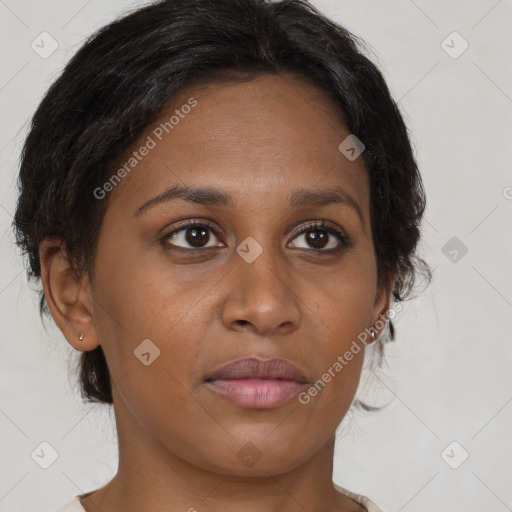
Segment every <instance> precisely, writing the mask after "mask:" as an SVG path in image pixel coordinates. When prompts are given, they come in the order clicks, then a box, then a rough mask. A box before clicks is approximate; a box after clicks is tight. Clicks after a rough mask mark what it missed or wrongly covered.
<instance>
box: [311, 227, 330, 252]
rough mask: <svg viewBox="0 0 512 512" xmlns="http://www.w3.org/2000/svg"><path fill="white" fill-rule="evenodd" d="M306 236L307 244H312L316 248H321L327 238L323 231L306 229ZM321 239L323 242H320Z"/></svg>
mask: <svg viewBox="0 0 512 512" xmlns="http://www.w3.org/2000/svg"><path fill="white" fill-rule="evenodd" d="M306 238H307V242H308V244H310V245H312V246H313V247H315V248H316V249H321V248H322V247H324V246H325V240H326V239H327V234H326V233H325V232H323V231H319V230H311V231H308V234H307V235H306ZM322 241H323V242H324V243H322ZM319 242H320V243H319Z"/></svg>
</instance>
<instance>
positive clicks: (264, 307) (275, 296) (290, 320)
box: [222, 249, 301, 336]
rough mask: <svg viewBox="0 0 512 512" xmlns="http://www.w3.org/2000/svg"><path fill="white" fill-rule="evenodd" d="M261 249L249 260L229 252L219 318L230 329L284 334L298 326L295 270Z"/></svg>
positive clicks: (266, 250) (262, 333)
mask: <svg viewBox="0 0 512 512" xmlns="http://www.w3.org/2000/svg"><path fill="white" fill-rule="evenodd" d="M276 252H277V250H272V249H264V250H263V251H262V252H261V254H259V256H257V258H256V259H255V260H254V261H252V262H251V263H249V262H248V261H246V260H245V259H244V258H243V257H241V256H240V255H239V254H238V253H234V254H233V265H234V267H233V268H232V270H231V272H229V273H228V275H227V282H225V283H224V284H225V286H226V292H225V294H226V296H225V300H224V302H223V305H222V308H223V309H222V320H223V323H224V325H225V326H226V327H227V328H229V329H231V330H238V331H240V332H242V331H244V330H247V329H248V330H252V331H253V332H254V333H257V334H260V335H262V336H271V335H277V334H287V333H289V332H292V331H294V330H295V329H297V328H298V326H299V323H300V319H301V314H300V308H299V304H300V300H299V296H298V293H297V290H296V284H295V283H296V282H297V281H298V280H297V279H296V278H298V277H299V274H298V273H297V271H296V270H295V269H294V268H293V267H292V266H291V265H290V263H289V262H286V259H285V258H283V257H282V256H281V257H280V256H279V255H278V254H276Z"/></svg>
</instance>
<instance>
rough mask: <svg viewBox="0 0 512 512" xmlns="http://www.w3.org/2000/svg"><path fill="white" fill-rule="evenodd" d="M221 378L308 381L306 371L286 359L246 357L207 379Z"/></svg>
mask: <svg viewBox="0 0 512 512" xmlns="http://www.w3.org/2000/svg"><path fill="white" fill-rule="evenodd" d="M219 379H282V380H294V381H297V382H301V383H306V382H307V378H306V376H305V375H304V373H303V372H302V371H301V370H300V369H299V368H298V367H297V366H295V365H294V364H292V363H291V362H290V361H287V360H286V359H260V358H257V357H244V358H242V359H237V360H236V361H232V362H230V363H227V364H225V365H223V366H221V367H219V368H217V369H216V370H214V371H213V372H212V373H210V374H209V375H208V377H207V378H206V380H207V381H211V380H219Z"/></svg>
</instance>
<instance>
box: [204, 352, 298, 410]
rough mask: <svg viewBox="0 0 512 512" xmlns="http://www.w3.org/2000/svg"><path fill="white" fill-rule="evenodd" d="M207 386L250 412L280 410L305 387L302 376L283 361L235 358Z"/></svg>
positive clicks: (210, 379)
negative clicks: (276, 408)
mask: <svg viewBox="0 0 512 512" xmlns="http://www.w3.org/2000/svg"><path fill="white" fill-rule="evenodd" d="M205 384H206V385H207V387H208V388H209V389H210V390H212V391H214V392H216V393H218V394H220V395H222V396H224V397H226V398H228V399H230V400H231V401H232V402H235V403H236V404H238V405H240V406H242V407H245V408H250V409H270V408H275V407H279V406H280V405H282V404H284V403H285V402H287V401H288V400H290V399H291V398H293V397H294V396H296V395H297V394H298V393H299V392H300V391H301V390H302V389H303V388H304V387H305V386H306V385H307V384H308V382H307V378H306V376H305V375H304V373H303V372H302V371H301V370H300V369H299V368H297V367H296V366H294V365H293V364H292V363H290V362H289V361H287V360H286V359H269V360H262V359H258V358H256V357H249V358H244V359H238V360H237V361H234V362H231V363H229V364H227V365H224V366H222V367H221V368H219V369H217V370H215V371H213V372H212V373H211V374H210V375H208V377H207V378H206V379H205Z"/></svg>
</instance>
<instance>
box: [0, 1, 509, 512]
mask: <svg viewBox="0 0 512 512" xmlns="http://www.w3.org/2000/svg"><path fill="white" fill-rule="evenodd" d="M313 3H314V5H316V6H318V7H319V8H320V9H321V10H322V11H324V12H325V13H326V14H328V15H329V16H331V17H332V18H334V19H335V20H337V21H339V22H341V23H342V24H344V25H345V26H346V27H347V28H349V29H351V30H352V31H353V32H354V33H355V34H357V35H359V36H362V37H363V38H364V39H365V40H366V41H367V42H368V43H369V44H370V45H371V46H372V47H373V58H374V60H376V61H377V63H378V65H379V66H380V68H381V69H382V70H383V72H384V74H385V77H386V78H387V80H388V83H389V85H390V88H391V90H392V93H393V95H394V97H395V98H396V99H397V100H399V104H400V106H401V108H402V111H403V112H404V115H405V116H406V120H407V123H408V126H409V128H410V130H411V132H412V137H413V141H414V145H415V148H416V152H417V158H418V161H419V163H420V166H421V170H422V174H423V178H424V182H425V187H426V191H427V196H428V209H427V213H426V220H425V223H424V229H423V236H424V239H423V242H422V245H421V254H422V255H423V257H425V258H426V259H427V260H428V261H429V263H430V265H431V266H432V268H434V269H435V270H434V280H433V283H432V284H431V286H430V287H429V288H428V289H427V290H426V291H424V292H423V293H421V294H420V295H419V297H418V298H417V299H414V300H412V301H410V302H408V303H406V304H405V308H404V312H403V313H402V314H401V317H400V319H399V320H398V322H397V324H396V325H397V332H398V336H397V342H396V343H395V344H393V346H392V347H390V348H389V351H388V357H387V365H386V367H385V369H384V372H383V373H381V374H380V380H375V379H374V381H373V382H372V384H371V385H372V388H371V389H372V390H373V391H371V392H370V395H369V398H373V399H374V400H375V402H376V403H386V402H389V403H390V405H389V406H388V407H387V408H386V409H385V410H384V411H382V412H380V413H374V414H361V413H358V414H356V415H351V416H349V417H347V420H345V421H344V423H343V425H344V427H345V428H343V425H342V428H341V429H340V432H342V433H343V436H342V435H340V439H339V442H338V444H337V452H336V458H335V470H334V475H333V478H334V480H335V482H337V483H339V484H340V485H342V486H343V487H346V488H348V489H350V490H353V491H355V492H359V493H362V494H365V495H367V496H369V497H371V498H372V499H373V500H374V501H375V502H376V503H377V504H378V505H379V506H381V507H382V508H384V509H385V510H386V511H388V512H391V511H396V512H398V511H404V512H412V511H436V512H445V511H446V512H457V511H465V512H470V511H482V512H483V511H485V512H491V511H496V512H501V511H506V510H512V486H511V482H512V464H511V460H512V443H511V442H510V431H511V428H510V427H511V425H512V403H511V401H512V385H511V384H512V377H511V375H512V372H511V368H512V348H511V347H512V341H511V339H510V330H509V329H508V327H509V326H510V323H511V322H510V321H511V320H512V315H511V313H512V271H511V262H512V236H511V220H512V200H511V198H512V173H511V168H510V160H511V149H510V146H511V134H512V129H511V128H512V72H511V69H512V66H511V57H510V50H511V48H512V35H511V34H512V30H511V26H512V1H511V0H500V1H496V0H480V1H469V0H459V1H451V2H447V1H444V0H415V1H412V0H386V1H377V0H364V1H362V0H314V1H313ZM138 5H142V2H126V1H122V0H101V1H100V0H90V1H89V2H87V1H85V0H72V1H71V0H54V1H52V2H48V1H40V0H18V1H16V0H0V19H1V24H2V30H1V31H0V47H1V48H2V50H1V55H2V67H1V70H0V105H1V109H2V110H1V112H2V122H1V124H0V168H1V170H0V236H1V242H0V266H1V267H0V325H1V350H2V357H1V359H0V365H1V372H0V380H1V388H0V389H1V394H0V432H1V435H0V453H1V454H2V455H1V458H0V511H2V512H7V511H9V512H22V511H23V512H41V511H47V510H52V509H56V508H57V507H58V506H60V505H62V504H63V503H65V502H67V501H69V500H70V499H71V497H73V496H74V495H76V494H79V493H82V492H86V491H89V490H93V489H96V488H98V487H100V486H102V485H103V484H104V483H106V482H107V481H108V480H110V479H111V478H112V476H113V475H114V473H115V471H116V469H117V452H116V437H115V429H114V425H113V414H111V413H109V412H108V410H107V409H106V408H105V407H103V406H97V405H96V406H90V405H87V406H86V405H83V404H81V403H80V397H79V395H78V391H77V388H76V385H75V381H76V378H75V374H74V371H75V369H74V361H76V356H77V355H78V353H76V352H75V351H74V350H73V349H72V348H71V347H70V346H69V345H68V344H67V342H66V341H65V339H64V337H63V336H62V334H61V333H60V331H58V329H57V328H55V327H53V326H52V323H47V330H45V329H44V328H43V326H42V324H41V322H40V319H39V316H38V312H37V297H36V294H35V293H34V292H33V291H31V290H30V289H29V286H28V285H27V281H26V278H25V274H24V270H23V266H22V262H21V260H20V258H19V256H18V254H17V252H16V250H15V249H14V247H13V235H12V230H11V226H10V224H11V222H12V214H13V212H14V207H15V199H16V194H15V178H16V173H17V165H18V158H19V151H20V147H21V144H22V142H23V137H24V135H25V134H26V129H27V122H28V120H29V119H30V117H31V115H32V114H33V113H34V111H35V109H36V107H37V105H38V103H39V102H40V100H41V98H42V95H43V94H44V92H45V91H46V90H47V88H48V87H49V85H50V84H51V82H52V81H53V80H54V79H55V78H57V76H58V75H59V73H60V71H61V70H62V68H63V66H64V64H65V63H66V62H67V61H68V60H69V58H70V57H71V56H72V55H73V54H74V53H75V51H76V50H77V49H78V47H79V45H80V44H81V42H82V41H83V39H84V38H85V37H86V36H88V35H89V34H90V33H92V32H93V31H94V30H96V29H97V28H99V27H100V26H102V25H104V24H105V23H107V22H108V21H110V20H112V19H113V18H114V17H116V16H117V15H119V14H120V13H122V12H123V11H125V10H127V9H129V8H132V7H135V6H138ZM43 31H47V32H49V33H50V34H51V35H52V37H54V38H55V39H56V40H57V42H58V44H59V48H58V49H57V50H56V51H55V53H53V54H52V55H51V56H50V57H49V58H47V59H43V58H41V57H40V56H39V55H37V54H36V53H35V52H34V51H33V50H32V48H31V46H30V45H31V42H32V41H33V40H34V39H35V38H36V37H37V36H38V35H39V34H40V33H41V32H43ZM453 31H457V32H458V33H459V34H460V35H461V36H462V37H463V38H464V39H465V40H466V41H467V42H468V43H469V47H468V49H467V50H466V51H465V52H464V53H463V54H462V55H460V56H459V57H458V58H452V57H451V56H450V55H448V53H446V51H445V50H444V49H443V47H442V42H443V41H444V40H445V39H446V38H447V36H449V35H450V34H451V33H452V32H453ZM451 41H453V42H451ZM445 44H448V45H450V46H452V47H453V48H452V49H451V50H449V51H451V52H452V53H453V52H455V51H457V50H458V49H460V48H462V47H461V46H460V45H461V41H460V40H457V39H454V36H451V37H450V38H449V39H448V40H447V43H445ZM452 237H457V238H458V239H459V241H460V243H462V244H464V245H465V246H466V247H467V249H468V252H467V254H465V255H464V256H463V257H460V254H461V253H460V252H459V253H458V256H459V259H458V260H457V261H451V259H450V258H449V257H447V256H446V255H445V254H444V253H443V247H444V246H445V244H446V243H447V242H448V241H449V240H450V239H451V238H452ZM445 252H447V251H445ZM68 362H70V363H71V366H70V368H69V373H68ZM44 441H46V442H48V443H50V445H52V446H53V447H54V448H55V449H56V451H57V452H58V458H57V460H56V461H55V462H54V463H53V464H52V465H51V466H50V467H49V468H48V469H42V468H41V467H40V466H39V465H38V464H37V463H36V462H35V461H34V460H33V458H32V457H31V454H32V453H33V452H34V450H36V449H38V450H40V444H41V443H42V442H44ZM453 441H455V442H457V443H458V444H457V445H452V446H451V447H450V448H449V449H448V450H447V451H444V450H445V448H446V447H447V446H449V445H450V443H452V442H453ZM463 450H464V451H466V452H467V453H468V454H469V457H468V459H467V460H466V461H465V462H464V463H463V464H462V465H460V466H459V467H458V468H457V469H453V468H452V467H450V465H449V464H448V463H447V461H448V462H450V464H451V465H452V466H456V465H457V464H458V463H460V461H461V460H462V457H463V455H464V451H463ZM443 451H444V456H442V453H443ZM47 453H48V452H47Z"/></svg>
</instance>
